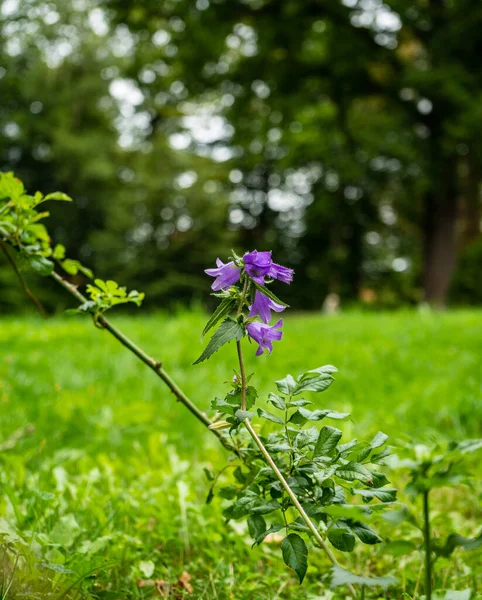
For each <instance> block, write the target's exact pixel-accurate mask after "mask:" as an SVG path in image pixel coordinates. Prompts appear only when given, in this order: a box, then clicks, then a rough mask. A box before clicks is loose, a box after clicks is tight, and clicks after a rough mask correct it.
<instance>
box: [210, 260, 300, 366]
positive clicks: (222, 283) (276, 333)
mask: <svg viewBox="0 0 482 600" xmlns="http://www.w3.org/2000/svg"><path fill="white" fill-rule="evenodd" d="M242 262H243V266H244V271H245V273H246V274H247V275H248V277H250V279H252V280H253V281H254V282H256V283H257V284H258V285H260V286H264V285H265V277H266V278H268V279H278V280H279V281H282V282H283V283H287V284H289V283H291V282H292V281H293V273H294V271H293V269H289V268H288V267H283V266H282V265H278V264H276V263H274V262H273V260H272V258H271V252H258V251H257V250H253V251H252V252H246V254H244V256H243V261H242ZM216 265H217V268H216V269H206V271H205V273H207V274H208V275H210V276H211V277H214V278H215V280H214V282H213V284H212V286H211V288H212V289H213V290H214V291H219V290H225V289H228V288H230V287H231V286H232V285H234V284H235V283H237V282H238V281H239V280H240V278H241V275H242V272H243V266H237V265H236V264H235V262H234V261H231V262H229V263H226V264H224V263H223V262H222V261H221V260H220V259H219V258H218V259H217V260H216ZM285 308H286V307H285V306H283V305H282V304H279V303H278V302H275V301H274V300H272V299H271V298H269V297H268V296H267V295H265V294H263V292H262V291H260V290H256V292H255V295H254V300H253V303H252V304H251V306H250V307H249V315H248V316H249V317H250V318H253V317H254V318H256V317H259V318H260V319H261V321H262V323H259V322H256V321H251V322H249V323H248V324H247V326H246V329H247V331H248V335H249V337H251V338H252V339H253V340H254V341H255V342H257V343H258V344H259V346H258V349H257V351H256V355H257V356H260V355H261V354H263V352H264V350H267V351H268V353H269V354H271V352H272V350H273V342H274V341H279V340H280V339H281V337H282V335H283V333H282V332H281V331H280V329H281V326H282V324H283V321H282V320H281V319H280V320H279V321H278V322H277V323H276V324H275V325H272V326H270V325H268V323H269V322H270V320H271V311H274V312H278V313H279V312H282V311H283V310H284V309H285Z"/></svg>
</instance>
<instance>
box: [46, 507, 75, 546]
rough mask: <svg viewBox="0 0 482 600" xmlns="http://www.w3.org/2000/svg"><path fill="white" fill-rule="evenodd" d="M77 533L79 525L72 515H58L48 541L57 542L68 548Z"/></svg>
mask: <svg viewBox="0 0 482 600" xmlns="http://www.w3.org/2000/svg"><path fill="white" fill-rule="evenodd" d="M79 533H80V527H79V525H78V523H77V521H76V520H75V517H74V515H72V514H69V515H65V516H63V517H60V519H59V520H58V521H57V523H56V525H55V527H54V528H53V529H52V531H51V532H50V541H51V542H52V543H54V544H59V545H60V546H62V547H63V548H70V546H72V544H73V543H74V541H75V538H76V537H77V536H78V535H79Z"/></svg>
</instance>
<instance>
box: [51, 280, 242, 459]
mask: <svg viewBox="0 0 482 600" xmlns="http://www.w3.org/2000/svg"><path fill="white" fill-rule="evenodd" d="M51 277H52V279H54V280H55V281H56V282H57V283H58V284H59V285H61V286H62V287H63V288H64V290H66V291H67V292H69V294H71V295H72V296H74V298H76V299H77V300H78V301H79V302H81V303H84V302H86V301H87V298H86V297H85V296H83V295H82V294H81V293H80V292H79V291H78V289H77V287H76V286H75V285H72V284H71V283H69V282H68V281H66V280H65V279H64V278H63V277H61V276H60V275H59V274H58V273H56V272H55V271H54V272H53V273H52V274H51ZM97 322H98V323H99V324H100V325H101V327H102V328H103V329H106V330H107V331H108V332H109V333H111V334H112V335H113V336H114V337H115V338H116V339H117V340H118V341H119V342H120V343H121V344H122V345H123V346H125V347H126V348H128V349H129V350H130V351H131V352H132V353H133V354H135V355H136V356H137V358H139V359H140V360H141V361H142V362H143V363H144V364H145V365H147V366H148V367H149V368H150V369H151V370H152V371H154V373H155V374H156V375H157V376H158V377H160V378H161V379H162V381H164V383H165V384H166V385H167V387H168V388H169V389H170V390H171V392H172V393H173V394H174V396H175V397H176V399H177V400H178V402H181V403H182V404H184V406H185V407H186V408H187V409H188V410H189V411H190V412H191V413H192V414H193V415H194V416H195V417H196V418H197V419H198V420H199V421H201V423H202V424H203V425H205V426H206V427H208V428H209V426H210V425H211V421H210V420H209V418H208V416H207V415H206V414H204V413H203V412H202V411H201V410H199V408H198V407H197V406H196V405H195V404H194V402H192V400H190V398H188V396H187V395H186V394H185V393H184V392H183V390H182V389H181V388H180V387H179V386H178V385H177V383H176V382H175V381H174V380H173V379H172V377H171V376H170V375H169V374H168V373H167V372H166V370H165V369H164V368H163V366H162V363H161V362H159V361H157V360H156V359H154V358H152V357H151V356H149V355H148V354H146V353H145V352H144V351H143V350H142V349H141V348H139V346H137V345H136V344H134V342H133V341H132V340H131V339H129V338H128V337H127V336H126V335H124V334H123V333H122V331H120V329H118V328H117V327H115V326H114V325H112V323H111V322H110V321H109V320H108V319H106V318H105V317H104V316H103V315H101V316H100V317H99V318H98V319H97ZM209 431H211V432H212V433H213V434H214V435H215V436H216V437H217V438H218V439H219V441H220V442H221V444H222V445H223V446H224V447H225V448H226V449H227V450H229V451H231V452H234V453H235V454H239V450H238V449H237V448H235V447H234V446H233V445H232V444H231V443H230V442H229V441H228V440H227V439H226V438H225V437H224V436H223V435H222V434H221V433H220V432H219V431H217V430H215V429H209Z"/></svg>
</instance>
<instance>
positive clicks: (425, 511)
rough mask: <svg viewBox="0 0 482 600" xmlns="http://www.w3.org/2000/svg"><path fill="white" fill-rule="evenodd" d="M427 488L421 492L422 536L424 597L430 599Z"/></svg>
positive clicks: (430, 568)
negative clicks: (423, 549) (423, 547)
mask: <svg viewBox="0 0 482 600" xmlns="http://www.w3.org/2000/svg"><path fill="white" fill-rule="evenodd" d="M428 494H429V490H425V491H424V492H423V538H424V540H423V541H424V546H425V598H426V600H432V556H431V553H432V550H431V547H430V535H431V534H430V506H429V502H428Z"/></svg>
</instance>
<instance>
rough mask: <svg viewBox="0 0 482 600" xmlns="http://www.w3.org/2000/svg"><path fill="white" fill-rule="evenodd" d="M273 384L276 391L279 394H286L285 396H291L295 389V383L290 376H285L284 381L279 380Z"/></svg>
mask: <svg viewBox="0 0 482 600" xmlns="http://www.w3.org/2000/svg"><path fill="white" fill-rule="evenodd" d="M275 383H276V387H277V388H278V391H279V392H280V393H281V394H286V395H287V396H291V395H292V393H293V390H294V389H295V387H296V381H295V380H294V378H293V376H292V375H286V377H285V378H284V379H279V380H278V381H276V382H275Z"/></svg>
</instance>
